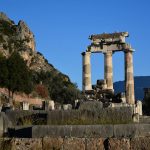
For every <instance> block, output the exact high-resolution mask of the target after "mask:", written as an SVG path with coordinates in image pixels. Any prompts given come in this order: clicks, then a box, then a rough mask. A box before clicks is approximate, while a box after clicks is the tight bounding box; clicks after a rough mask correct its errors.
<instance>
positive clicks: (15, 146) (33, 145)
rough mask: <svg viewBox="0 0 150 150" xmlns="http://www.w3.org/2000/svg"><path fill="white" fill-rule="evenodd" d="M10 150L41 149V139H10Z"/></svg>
mask: <svg viewBox="0 0 150 150" xmlns="http://www.w3.org/2000/svg"><path fill="white" fill-rule="evenodd" d="M11 150H42V140H41V139H25V138H24V139H12V140H11Z"/></svg>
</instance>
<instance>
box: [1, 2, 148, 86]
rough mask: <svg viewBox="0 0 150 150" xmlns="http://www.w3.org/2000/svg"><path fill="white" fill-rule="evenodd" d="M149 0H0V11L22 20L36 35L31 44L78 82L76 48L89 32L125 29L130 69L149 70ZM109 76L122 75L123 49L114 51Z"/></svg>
mask: <svg viewBox="0 0 150 150" xmlns="http://www.w3.org/2000/svg"><path fill="white" fill-rule="evenodd" d="M149 7H150V1H149V0H145V1H144V0H143V1H141V0H20V1H19V0H0V11H3V12H5V13H6V14H7V15H8V16H9V17H10V18H11V19H12V20H14V21H15V22H16V23H17V22H18V21H19V20H24V21H25V22H26V23H27V24H28V26H29V27H30V29H31V31H32V32H33V33H34V35H35V39H36V49H37V51H40V52H41V53H43V55H44V56H45V57H46V59H48V61H49V63H52V64H53V65H54V66H55V67H56V68H57V69H59V70H60V71H61V72H63V73H65V74H67V75H69V77H70V78H71V80H72V81H73V82H76V83H77V84H78V86H79V88H81V85H82V58H81V52H82V51H85V50H86V47H87V46H88V45H89V44H90V41H89V40H88V36H89V35H91V34H98V33H103V32H108V33H109V32H115V31H128V32H129V34H130V37H129V38H128V40H127V41H128V42H129V43H131V45H132V47H133V48H134V49H135V50H136V51H135V53H134V75H136V76H140V75H142V76H144V75H150V9H149ZM103 61H104V60H103V55H102V54H93V55H92V60H91V62H92V81H93V84H94V83H95V82H96V80H97V79H102V78H103V73H104V71H103V68H104V63H103ZM113 67H114V69H113V71H114V81H118V80H124V54H123V52H120V53H115V54H114V55H113Z"/></svg>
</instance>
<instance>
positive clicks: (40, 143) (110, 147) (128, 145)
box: [0, 137, 150, 150]
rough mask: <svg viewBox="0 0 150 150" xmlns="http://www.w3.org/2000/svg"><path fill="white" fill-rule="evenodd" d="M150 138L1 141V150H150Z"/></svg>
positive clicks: (45, 138) (20, 139) (46, 138)
mask: <svg viewBox="0 0 150 150" xmlns="http://www.w3.org/2000/svg"><path fill="white" fill-rule="evenodd" d="M149 148H150V137H137V138H131V139H129V138H121V139H120V138H107V139H104V138H61V137H57V138H54V137H53V138H50V137H44V138H13V139H8V138H4V139H0V149H1V150H29V149H30V150H141V149H143V150H149Z"/></svg>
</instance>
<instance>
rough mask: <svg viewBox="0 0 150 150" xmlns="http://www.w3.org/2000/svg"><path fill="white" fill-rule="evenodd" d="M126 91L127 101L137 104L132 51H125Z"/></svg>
mask: <svg viewBox="0 0 150 150" xmlns="http://www.w3.org/2000/svg"><path fill="white" fill-rule="evenodd" d="M125 93H126V101H127V103H129V104H135V95H134V76H133V56H132V51H127V52H125Z"/></svg>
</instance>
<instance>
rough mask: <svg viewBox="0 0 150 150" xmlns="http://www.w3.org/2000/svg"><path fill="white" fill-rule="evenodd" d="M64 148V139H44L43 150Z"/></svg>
mask: <svg viewBox="0 0 150 150" xmlns="http://www.w3.org/2000/svg"><path fill="white" fill-rule="evenodd" d="M62 147H63V138H61V137H58V138H49V137H45V138H43V150H54V149H56V150H58V149H61V148H62Z"/></svg>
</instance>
